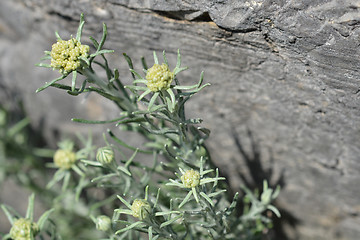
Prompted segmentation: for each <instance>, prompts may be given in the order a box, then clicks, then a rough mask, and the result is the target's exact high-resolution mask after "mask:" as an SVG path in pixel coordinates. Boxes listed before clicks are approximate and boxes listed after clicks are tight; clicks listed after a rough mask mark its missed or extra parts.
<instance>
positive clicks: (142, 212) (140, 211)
mask: <svg viewBox="0 0 360 240" xmlns="http://www.w3.org/2000/svg"><path fill="white" fill-rule="evenodd" d="M131 210H132V212H133V214H132V215H133V216H134V217H136V218H138V219H140V220H143V219H145V218H147V217H148V216H149V213H150V211H151V206H150V204H149V202H148V201H146V200H145V199H135V200H134V202H133V204H132V205H131Z"/></svg>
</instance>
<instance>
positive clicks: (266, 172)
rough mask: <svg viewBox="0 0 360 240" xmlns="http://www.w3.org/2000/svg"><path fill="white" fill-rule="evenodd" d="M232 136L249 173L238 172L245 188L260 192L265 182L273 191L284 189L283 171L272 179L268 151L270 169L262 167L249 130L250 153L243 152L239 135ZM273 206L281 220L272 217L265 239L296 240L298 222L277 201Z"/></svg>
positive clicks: (271, 158)
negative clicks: (291, 232) (271, 225)
mask: <svg viewBox="0 0 360 240" xmlns="http://www.w3.org/2000/svg"><path fill="white" fill-rule="evenodd" d="M233 129H235V128H233ZM232 136H233V139H234V142H235V145H236V147H237V149H238V151H239V153H240V155H241V157H242V159H243V160H244V161H245V163H246V166H247V172H248V173H249V176H245V175H244V174H243V173H242V172H241V171H239V170H238V176H239V177H240V179H241V180H242V181H243V183H244V185H245V186H246V187H247V188H249V189H250V190H252V191H254V190H255V189H258V190H260V192H262V188H263V181H264V180H267V181H268V183H269V186H270V187H271V188H273V189H275V188H276V187H277V186H280V187H281V189H284V188H285V187H286V183H285V179H284V169H283V170H282V171H281V173H280V175H279V176H278V177H277V178H276V179H274V178H275V176H274V169H273V167H272V166H274V158H273V156H272V154H271V151H270V159H269V163H270V164H269V165H270V167H268V168H266V167H264V164H263V163H262V156H261V151H260V145H259V144H258V143H257V142H256V140H255V138H254V136H253V134H252V132H251V130H249V129H247V137H248V138H249V139H250V148H251V150H250V151H251V152H246V151H245V149H244V146H243V144H242V142H241V139H240V137H239V134H237V132H235V131H233V132H232ZM280 194H281V192H280ZM241 204H242V203H241ZM273 205H274V206H275V207H276V208H278V209H279V211H280V213H281V218H277V217H276V216H273V223H274V227H273V229H271V230H270V233H269V234H268V236H267V238H266V239H273V240H293V239H294V240H296V239H298V236H297V234H296V226H297V225H298V224H299V223H300V220H299V219H297V218H296V217H295V216H294V215H292V213H291V212H289V211H288V210H286V209H284V208H282V207H281V206H280V205H279V203H278V202H277V201H275V202H274V203H273ZM239 207H240V209H242V208H243V206H239ZM286 225H287V226H290V227H291V228H292V230H293V231H294V233H295V236H292V238H290V237H289V236H288V235H287V233H286V231H285V226H286Z"/></svg>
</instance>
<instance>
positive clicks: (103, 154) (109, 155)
mask: <svg viewBox="0 0 360 240" xmlns="http://www.w3.org/2000/svg"><path fill="white" fill-rule="evenodd" d="M114 158H115V153H114V150H113V149H112V148H111V147H109V146H106V147H102V148H99V149H98V150H97V153H96V160H97V161H98V162H99V163H101V164H103V165H107V164H110V163H111V162H113V161H114Z"/></svg>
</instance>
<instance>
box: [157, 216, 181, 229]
mask: <svg viewBox="0 0 360 240" xmlns="http://www.w3.org/2000/svg"><path fill="white" fill-rule="evenodd" d="M180 218H182V214H181V215H178V216H176V217H174V218H172V219H170V220H169V221H166V222H164V223H162V224H161V225H160V228H163V227H166V226H168V225H170V224H172V223H173V222H175V221H177V220H178V219H180Z"/></svg>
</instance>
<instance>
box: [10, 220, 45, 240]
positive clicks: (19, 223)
mask: <svg viewBox="0 0 360 240" xmlns="http://www.w3.org/2000/svg"><path fill="white" fill-rule="evenodd" d="M38 232H39V227H38V225H37V224H36V223H34V222H31V220H30V219H26V218H19V219H17V220H15V221H14V222H13V226H12V227H11V229H10V237H11V238H12V239H14V240H30V239H33V238H34V237H35V236H36V234H37V233H38Z"/></svg>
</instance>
